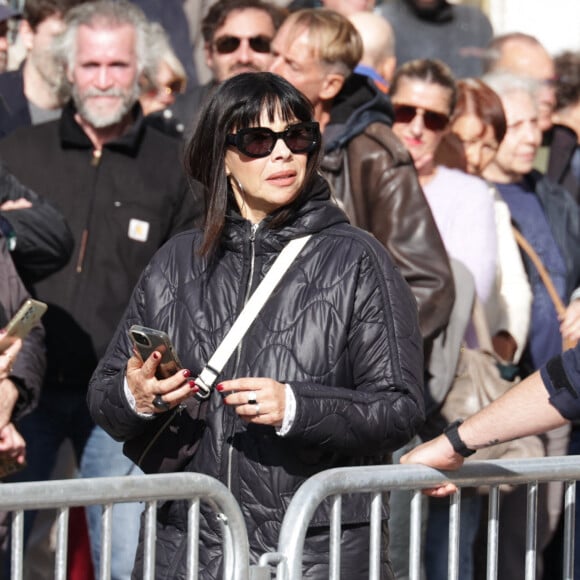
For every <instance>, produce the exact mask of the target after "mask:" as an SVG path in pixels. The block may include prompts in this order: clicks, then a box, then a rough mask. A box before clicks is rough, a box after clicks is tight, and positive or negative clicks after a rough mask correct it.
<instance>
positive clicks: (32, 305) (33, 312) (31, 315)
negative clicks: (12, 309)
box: [0, 298, 48, 353]
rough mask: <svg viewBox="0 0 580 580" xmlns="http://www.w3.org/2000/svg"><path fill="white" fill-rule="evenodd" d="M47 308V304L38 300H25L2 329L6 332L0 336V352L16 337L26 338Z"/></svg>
mask: <svg viewBox="0 0 580 580" xmlns="http://www.w3.org/2000/svg"><path fill="white" fill-rule="evenodd" d="M47 308H48V306H47V305H46V304H45V303H44V302H40V300H33V299H32V298H29V299H28V300H26V301H25V302H24V304H23V305H22V306H21V307H20V308H19V309H18V311H17V312H16V314H15V315H14V316H13V317H12V318H11V319H10V322H8V324H7V325H6V328H5V329H4V330H5V331H6V333H5V334H4V335H2V337H0V353H1V352H3V351H5V350H6V349H7V348H8V347H9V346H10V345H11V344H12V343H13V342H14V340H15V339H16V338H22V339H24V338H26V337H27V336H28V333H29V332H30V331H31V330H32V329H33V328H34V327H35V326H36V325H37V324H38V322H39V321H40V319H41V318H42V315H43V314H44V313H45V312H46V309H47Z"/></svg>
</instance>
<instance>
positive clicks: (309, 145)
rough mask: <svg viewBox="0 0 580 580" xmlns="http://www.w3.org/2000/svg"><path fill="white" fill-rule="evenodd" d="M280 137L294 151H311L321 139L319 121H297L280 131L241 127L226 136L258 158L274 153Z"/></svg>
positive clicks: (245, 151) (243, 151)
mask: <svg viewBox="0 0 580 580" xmlns="http://www.w3.org/2000/svg"><path fill="white" fill-rule="evenodd" d="M278 139H282V141H284V143H285V144H286V147H288V149H290V151H292V153H310V152H311V151H313V150H314V148H315V147H316V145H317V144H318V143H319V141H320V129H319V127H318V123H315V122H307V123H296V124H294V125H290V126H289V127H288V128H287V129H284V131H280V132H278V133H276V132H274V131H272V130H271V129H268V128H267V127H249V128H248V129H240V130H239V131H238V132H237V133H235V134H233V135H228V136H227V137H226V143H227V144H228V145H231V146H232V147H235V148H236V149H237V150H238V151H240V152H241V153H243V154H244V155H246V156H247V157H253V158H254V159H258V158H260V157H267V156H268V155H270V153H272V151H273V150H274V147H275V146H276V142H277V141H278Z"/></svg>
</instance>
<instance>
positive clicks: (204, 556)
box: [88, 180, 424, 580]
mask: <svg viewBox="0 0 580 580" xmlns="http://www.w3.org/2000/svg"><path fill="white" fill-rule="evenodd" d="M267 223H268V218H267V219H266V220H264V221H263V222H261V223H260V224H259V225H258V227H257V228H254V227H252V226H251V224H250V222H247V221H245V220H243V219H242V218H241V217H240V216H239V214H237V212H236V213H232V214H231V215H230V216H229V218H228V221H227V224H226V228H225V231H224V234H223V237H222V243H221V246H220V248H219V250H218V252H217V257H216V259H215V261H211V260H208V259H207V258H202V257H200V256H199V254H198V250H199V247H200V242H201V233H200V232H198V231H191V232H187V233H183V234H180V235H178V236H176V237H175V238H173V239H172V240H170V242H169V243H168V244H166V245H165V246H164V247H163V248H162V249H161V250H160V251H159V252H158V253H157V254H156V256H155V257H154V259H153V260H152V262H151V263H150V265H149V266H148V267H147V269H146V271H145V272H144V274H143V277H142V278H141V281H140V283H139V285H138V286H137V288H136V289H135V292H134V293H133V298H132V300H131V303H130V305H129V308H128V310H127V312H126V316H125V319H124V320H123V321H122V323H121V325H120V326H119V328H118V330H117V333H116V336H115V338H114V339H113V341H112V343H111V345H110V346H109V349H108V351H107V353H106V355H105V357H104V358H103V359H102V360H101V362H100V364H99V366H98V368H97V370H96V372H95V374H94V375H93V378H92V380H91V384H90V387H89V398H88V401H89V408H90V411H91V414H92V416H93V418H94V420H95V421H96V422H97V423H98V424H99V425H101V426H102V427H103V428H104V429H105V430H106V431H108V432H109V433H110V434H111V435H112V436H113V437H115V438H117V439H119V440H127V439H130V438H132V437H135V436H137V435H138V434H139V433H141V432H143V430H144V429H146V428H147V425H148V424H149V423H150V421H147V420H146V419H143V418H141V417H140V416H138V415H137V414H136V413H135V412H134V411H132V410H131V408H130V407H129V404H128V402H127V400H126V398H125V395H124V391H123V382H124V374H125V367H126V363H127V359H128V358H129V357H130V356H131V348H130V344H129V340H128V338H127V330H128V328H129V327H130V326H131V325H132V324H143V325H146V326H152V327H154V328H158V329H161V330H164V331H166V332H167V333H168V334H169V336H170V337H171V339H172V341H173V343H174V345H175V349H176V351H177V354H178V355H179V358H180V359H181V361H182V363H183V365H184V366H185V367H186V368H188V369H190V370H191V372H192V376H194V377H195V376H196V374H197V373H199V372H200V371H201V370H202V367H203V366H204V365H205V363H206V362H207V361H208V360H209V358H210V357H211V355H212V354H213V352H214V351H215V349H216V348H217V347H218V345H219V344H220V342H221V340H222V339H223V338H224V335H225V334H226V332H227V331H228V330H229V328H230V327H231V326H232V324H233V322H234V321H235V319H236V317H237V316H238V315H239V313H240V311H241V309H242V306H243V304H244V303H245V301H246V300H247V299H248V296H249V294H250V293H251V292H252V291H253V290H254V289H255V287H256V286H257V284H258V283H259V282H260V280H261V279H262V278H263V277H264V275H265V273H266V272H267V271H268V270H269V268H270V267H271V265H272V263H273V262H274V260H275V258H276V257H277V255H278V254H279V252H280V250H281V249H282V248H283V247H284V245H285V244H286V243H287V242H288V241H289V240H290V239H292V238H295V237H300V236H302V235H305V234H314V235H313V237H312V239H310V240H309V242H308V243H307V245H306V246H305V248H304V249H303V250H302V252H301V254H300V255H299V256H298V258H297V260H296V261H295V262H294V263H293V264H292V265H291V267H290V269H289V270H288V271H287V272H286V274H285V276H284V278H283V279H282V281H281V282H280V284H279V286H278V287H277V288H276V290H275V291H274V293H273V295H272V296H271V297H270V299H269V300H268V302H267V303H266V305H265V306H264V308H263V309H262V311H261V312H260V314H259V315H258V317H257V319H256V320H255V322H254V323H253V325H252V326H251V327H250V329H249V332H248V334H247V335H246V336H245V338H244V339H243V340H242V342H241V344H240V346H239V347H238V349H237V351H236V352H235V354H234V355H233V356H232V357H231V358H230V360H229V361H228V363H227V365H226V367H225V369H224V371H223V373H222V374H221V375H220V377H219V378H218V382H219V381H220V380H226V379H230V378H236V377H238V378H239V377H270V378H274V379H275V380H278V381H280V382H282V383H287V384H289V385H290V387H291V388H292V390H293V392H294V395H295V398H296V413H295V417H294V422H293V424H292V426H291V428H290V431H289V433H288V434H287V435H285V436H279V435H277V434H276V432H275V429H274V428H273V427H269V426H259V425H248V424H246V423H244V422H242V421H241V420H240V419H239V418H238V416H237V415H236V414H235V412H234V411H233V409H232V408H230V407H226V406H225V405H224V404H223V402H222V398H221V395H220V393H219V392H217V391H214V392H213V393H212V395H211V397H210V399H209V402H207V403H204V404H207V410H206V413H205V422H206V427H205V430H204V432H203V436H202V439H201V443H200V446H199V448H198V450H197V453H196V454H195V455H194V457H193V459H192V460H191V462H190V464H189V465H188V467H187V470H189V471H194V472H202V473H205V474H208V475H210V476H213V477H215V478H217V479H218V480H220V481H221V482H223V483H224V484H225V485H227V486H228V487H229V488H230V490H231V491H232V493H233V494H234V496H235V497H236V498H237V500H238V501H239V504H240V507H241V509H242V512H243V514H244V517H245V520H246V525H247V528H248V533H249V538H250V547H251V552H252V558H253V560H254V562H255V561H256V560H257V558H258V557H259V556H260V555H261V554H262V553H264V552H266V551H272V550H275V548H276V542H277V539H278V532H279V527H280V522H281V520H282V518H283V516H284V512H285V509H286V507H287V506H288V503H289V501H290V499H291V498H292V496H293V494H294V493H295V492H296V490H297V489H298V487H299V486H300V485H301V483H302V482H304V481H305V480H306V479H307V478H308V477H310V476H311V475H313V474H315V473H318V472H320V471H322V470H325V469H329V468H332V467H339V466H349V465H365V464H378V463H381V462H383V461H384V456H385V454H386V453H387V452H389V451H390V450H394V449H397V448H399V447H400V446H401V445H403V444H404V443H405V442H407V441H409V440H410V438H411V437H413V435H414V433H415V432H416V431H417V429H418V427H419V426H420V425H421V424H422V422H423V419H424V413H423V387H422V379H423V353H422V340H421V336H420V333H419V328H418V324H417V314H416V306H415V303H414V299H413V297H412V295H411V293H410V292H409V289H408V287H407V285H406V283H405V282H404V280H403V278H402V277H401V275H400V274H399V272H398V269H397V268H396V267H395V266H394V265H393V263H392V261H391V260H390V258H389V256H388V254H387V252H385V250H384V248H383V247H382V246H381V245H380V244H379V243H378V242H377V241H376V240H375V239H374V238H372V236H369V235H368V234H367V233H366V232H363V231H362V230H359V229H357V228H353V227H352V226H350V225H349V224H348V223H347V222H346V218H345V216H344V214H343V213H342V211H340V210H339V209H338V208H337V207H336V206H335V205H334V204H333V203H332V202H330V201H329V191H328V187H327V185H326V183H324V182H323V181H322V180H320V183H319V186H318V188H317V189H316V190H315V191H311V192H310V196H309V199H308V200H307V201H306V202H305V203H304V204H303V205H302V206H301V207H300V208H299V209H298V210H297V213H296V215H295V217H294V218H293V219H291V221H289V222H287V223H286V225H285V226H284V227H283V228H281V229H277V230H273V229H270V228H268V225H267ZM369 503H370V502H369V498H368V496H366V495H365V496H364V497H362V496H356V497H354V498H348V501H344V502H343V508H342V522H343V524H344V525H345V526H347V527H348V526H351V527H352V526H354V527H355V528H356V527H357V526H365V527H364V528H363V530H364V534H363V536H364V541H363V542H362V543H363V544H365V543H366V544H368V533H369V530H368V526H367V525H366V524H367V522H368V521H369ZM328 514H329V511H328V505H326V504H325V505H324V506H323V507H322V508H321V509H319V511H318V512H317V514H316V516H315V520H314V522H313V526H315V528H314V529H313V533H314V534H315V535H314V537H313V538H311V539H310V541H311V543H310V544H308V542H307V548H306V557H305V567H306V568H313V569H312V570H311V571H312V572H313V576H312V577H313V578H318V577H326V578H327V577H328V573H327V572H328V571H327V570H326V576H324V574H323V573H322V571H323V569H324V564H325V562H327V558H328V553H327V551H328V543H324V538H322V537H321V536H320V535H318V536H317V535H316V534H317V533H321V534H323V536H324V537H325V541H326V542H327V541H328V537H327V531H328V530H327V529H326V526H328V523H329V515H328ZM158 519H159V521H158V528H157V541H158V543H157V548H156V554H157V569H156V573H155V578H156V579H158V580H163V579H175V578H184V577H185V561H184V560H185V556H184V550H185V540H186V522H187V511H186V505H185V503H184V502H166V503H163V504H162V505H161V506H160V509H159V512H158ZM316 527H318V530H316ZM356 529H359V528H356ZM218 530H219V526H218V522H217V521H216V519H215V517H213V516H211V515H210V514H209V513H205V512H204V515H203V517H202V524H201V542H202V547H201V548H200V551H199V555H200V561H201V565H200V567H201V577H202V578H214V577H220V576H218V570H219V567H220V565H221V547H220V544H219V541H218V535H217V534H218ZM325 534H326V535H325ZM355 535H356V534H355ZM363 536H360V535H359V537H358V540H360V539H361V537H363ZM353 541H356V540H353ZM351 548H352V545H351ZM361 554H362V553H361ZM361 554H359V556H360V557H359V556H357V557H356V558H355V557H353V558H349V559H346V560H347V561H345V566H346V568H345V570H346V572H345V574H346V575H343V577H345V578H358V577H359V576H360V574H359V572H360V570H361V567H362V569H364V568H365V567H366V566H367V565H368V558H367V559H366V560H365V558H364V557H362V555H361ZM316 564H322V567H321V568H320V570H318V574H320V576H319V575H317V572H316V569H315V566H316ZM135 577H139V576H138V574H137V575H136V576H135ZM309 577H310V576H309Z"/></svg>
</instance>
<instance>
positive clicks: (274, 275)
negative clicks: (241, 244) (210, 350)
mask: <svg viewBox="0 0 580 580" xmlns="http://www.w3.org/2000/svg"><path fill="white" fill-rule="evenodd" d="M311 237H312V236H311V235H309V236H304V237H302V238H296V239H294V240H290V242H288V243H287V244H286V246H285V247H284V249H283V250H282V251H281V252H280V254H279V256H278V257H277V258H276V260H275V262H274V263H273V264H272V267H271V268H270V270H268V273H267V274H266V275H265V276H264V279H263V280H262V281H261V282H260V284H259V286H258V287H257V288H256V289H255V290H254V293H253V294H252V296H250V299H249V300H248V302H247V303H246V305H245V306H244V308H243V310H242V311H241V312H240V314H239V316H238V318H237V319H236V321H235V322H234V324H233V325H232V327H231V328H230V330H229V332H228V333H227V334H226V336H225V337H224V339H223V340H222V342H221V344H220V345H219V346H218V347H217V349H216V351H215V352H214V354H213V356H212V357H211V358H210V359H209V361H208V363H207V364H206V365H205V368H204V369H203V370H202V371H201V373H200V374H199V376H198V377H197V378H196V379H195V384H196V385H197V386H198V387H199V391H198V393H197V397H198V398H202V399H206V398H207V397H209V395H210V393H211V390H212V388H213V385H214V382H215V380H216V379H217V377H218V376H219V374H220V373H221V372H222V369H223V368H224V366H225V364H226V363H227V362H228V359H229V358H230V356H231V355H232V353H233V352H234V350H236V348H237V346H238V344H239V343H240V341H241V340H242V338H244V335H245V334H246V332H247V330H248V328H249V327H250V325H251V324H252V322H253V321H254V319H255V318H256V316H258V313H259V312H260V310H262V307H263V306H264V304H265V303H266V301H267V300H268V298H269V297H270V294H272V292H273V291H274V288H276V286H277V285H278V282H280V280H281V279H282V277H283V276H284V274H285V273H286V271H287V270H288V268H289V267H290V264H292V262H293V261H294V260H295V259H296V257H297V256H298V254H299V253H300V251H301V250H302V248H303V247H304V246H305V245H306V242H308V240H309V239H310V238H311Z"/></svg>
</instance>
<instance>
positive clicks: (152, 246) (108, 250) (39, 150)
mask: <svg viewBox="0 0 580 580" xmlns="http://www.w3.org/2000/svg"><path fill="white" fill-rule="evenodd" d="M75 113H76V111H75V109H74V107H73V105H72V104H69V105H68V106H67V107H65V109H64V110H63V113H62V116H61V118H60V119H59V120H58V121H53V122H49V123H44V124H41V125H35V126H33V127H27V128H22V129H17V130H16V131H14V133H12V134H11V135H9V136H8V137H6V138H5V139H3V140H2V141H0V158H1V159H2V160H3V161H4V163H5V164H6V168H7V170H8V171H10V172H11V173H12V174H13V175H15V176H16V177H17V178H18V179H19V181H20V182H21V183H22V184H24V185H25V186H26V187H29V188H30V189H32V190H33V191H35V192H37V193H39V194H40V195H43V196H45V197H46V198H47V199H48V200H50V201H51V202H52V203H54V204H55V206H56V207H57V209H59V210H60V211H61V212H62V214H63V215H64V217H65V219H66V221H67V222H68V225H69V226H70V229H71V231H72V234H73V238H74V244H75V245H74V251H73V256H72V258H71V260H70V261H69V263H68V264H67V265H66V266H65V267H64V268H62V269H61V270H59V271H58V272H57V273H55V274H53V275H51V276H49V277H48V278H46V279H45V280H42V281H41V282H39V283H38V284H37V285H36V286H35V291H36V294H37V296H38V297H39V298H40V299H41V300H43V301H45V302H48V304H49V308H48V311H47V313H46V315H45V317H44V322H45V327H46V332H47V336H46V340H47V348H48V370H47V377H46V383H45V384H46V385H50V386H51V387H53V388H59V389H75V390H78V389H82V390H86V388H87V385H88V382H89V379H90V377H91V374H92V373H93V371H94V369H95V367H96V366H97V362H98V359H99V358H100V357H101V356H102V355H103V353H104V352H105V349H106V347H107V345H108V343H109V341H110V340H111V337H112V335H113V333H114V331H115V328H116V327H117V324H118V322H119V320H120V318H121V316H122V315H123V311H124V310H125V307H126V305H127V302H128V300H129V297H130V296H131V291H132V289H133V287H134V286H135V284H136V282H137V280H138V279H139V276H140V275H141V272H142V271H143V269H144V268H145V266H146V265H147V263H148V262H149V260H150V259H151V256H153V254H154V253H155V251H156V250H157V249H158V248H159V247H161V246H162V245H163V243H165V242H166V241H167V240H168V239H169V238H170V237H171V236H172V235H173V234H175V233H177V232H179V231H183V230H185V229H188V228H191V227H193V224H194V223H195V219H196V218H197V217H198V216H200V215H201V213H202V210H203V208H202V204H201V201H200V198H198V197H196V195H195V194H194V192H195V191H197V190H194V191H192V189H191V188H190V187H189V186H188V184H187V182H186V178H185V175H184V171H183V168H182V163H181V143H180V141H178V140H177V139H172V138H170V137H167V136H165V135H163V134H162V133H160V132H158V131H156V130H155V129H152V128H151V127H148V126H147V125H145V124H144V123H143V122H142V116H141V113H140V108H139V107H138V106H136V108H135V110H134V111H133V113H134V115H135V122H134V123H133V125H132V126H131V127H130V128H129V130H128V131H127V132H126V133H125V134H124V135H123V136H122V137H120V138H118V139H116V140H114V141H111V142H108V143H107V144H106V145H105V146H104V147H103V148H102V150H101V151H99V152H96V151H95V150H94V147H93V145H92V143H91V141H90V140H89V138H88V137H87V135H86V134H85V132H84V131H83V129H82V128H81V127H80V125H79V124H78V123H77V122H76V120H75ZM198 193H199V192H198Z"/></svg>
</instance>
